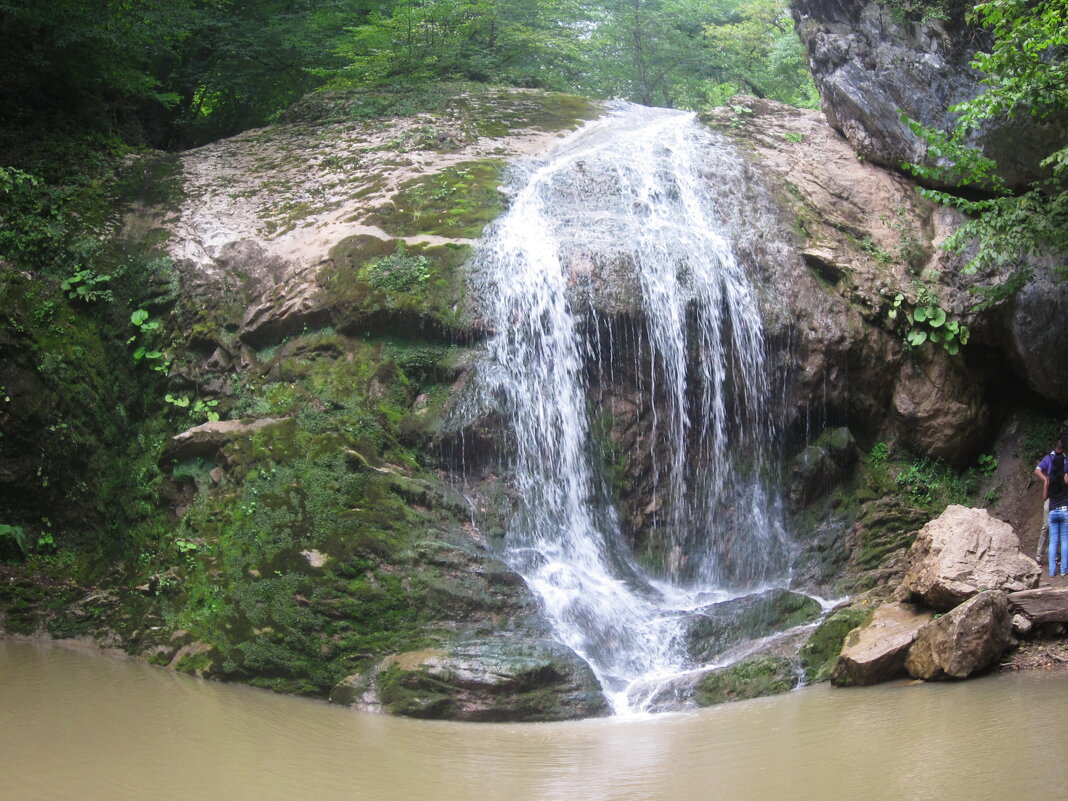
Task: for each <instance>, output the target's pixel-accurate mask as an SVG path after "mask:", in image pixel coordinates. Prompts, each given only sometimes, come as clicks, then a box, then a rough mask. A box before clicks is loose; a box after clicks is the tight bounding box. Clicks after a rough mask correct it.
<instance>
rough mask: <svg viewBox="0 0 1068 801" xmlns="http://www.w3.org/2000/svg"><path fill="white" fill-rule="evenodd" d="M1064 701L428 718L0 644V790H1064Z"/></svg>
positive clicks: (855, 793)
mask: <svg viewBox="0 0 1068 801" xmlns="http://www.w3.org/2000/svg"><path fill="white" fill-rule="evenodd" d="M1066 702H1068V681H1065V674H1064V673H1032V674H1023V675H1014V676H997V677H991V678H986V679H980V680H976V681H971V682H966V683H961V684H940V685H923V684H914V685H905V684H898V685H892V686H885V687H878V688H869V689H866V690H852V691H845V690H842V691H831V690H830V689H829V688H827V687H822V686H821V687H815V688H809V689H806V690H802V691H800V692H795V693H792V694H790V695H788V696H783V697H779V698H767V699H758V700H756V701H750V702H745V703H740V704H733V705H728V706H723V707H718V708H715V709H710V710H705V711H702V712H699V713H694V714H685V715H683V714H679V715H659V716H655V717H645V718H642V717H638V718H611V719H607V720H597V721H583V722H580V723H569V724H532V725H495V724H481V725H478V724H449V723H428V722H420V721H412V720H403V719H396V718H388V717H378V716H372V715H364V714H358V713H353V712H350V711H348V710H344V709H338V708H336V707H331V706H328V705H326V704H323V703H319V702H312V701H305V700H301V699H295V698H287V697H282V696H276V695H272V694H270V693H267V692H261V691H257V690H252V689H249V688H246V687H237V686H229V685H222V684H215V683H211V682H203V681H198V680H196V679H191V678H188V677H185V676H177V675H174V674H171V673H168V672H166V671H163V670H160V669H157V668H152V667H149V666H146V665H142V664H139V663H136V662H132V661H126V660H121V659H117V658H114V657H108V656H103V655H100V654H97V653H94V652H79V651H75V650H71V649H67V648H59V647H49V646H40V645H34V644H29V643H18V642H3V641H0V798H3V799H11V800H12V801H21V800H22V799H26V800H27V801H30V800H32V801H49V800H51V799H55V800H56V801H60V799H64V800H65V799H78V800H79V801H96V800H97V799H99V800H100V801H126V800H127V799H128V800H129V801H134V800H135V799H136V801H143V799H146V798H152V799H154V800H157V801H168V800H169V799H182V801H188V799H190V798H198V797H199V798H211V799H226V800H229V799H234V800H235V801H243V799H249V801H253V800H255V801H270V800H271V799H285V800H286V801H293V800H294V799H312V798H314V799H317V800H318V799H322V800H323V801H332V800H333V799H345V800H346V801H363V800H364V799H366V800H367V801H393V799H404V800H405V801H409V800H410V799H421V798H428V799H431V798H432V799H435V801H453V800H454V799H455V800H456V801H459V800H460V799H463V801H468V800H469V799H478V800H479V801H557V800H558V799H559V801H565V800H566V801H669V800H670V801H690V800H691V799H700V800H701V801H747V800H748V799H754V800H755V799H761V801H764V800H765V799H820V801H835V799H842V800H843V801H845V800H846V799H848V800H849V801H854V800H855V799H861V798H863V799H866V800H867V799H874V800H875V801H878V800H879V799H888V800H889V799H893V800H894V801H901V800H902V799H906V800H907V799H937V800H938V801H950V800H951V799H963V798H968V799H978V800H982V799H995V798H997V799H1000V798H1006V797H1007V798H1025V797H1027V796H1028V795H1029V794H1038V793H1041V794H1043V795H1044V796H1045V797H1047V798H1055V797H1056V798H1061V797H1064V795H1063V794H1064V788H1065V787H1068V767H1066V765H1065V760H1064V759H1063V758H1061V755H1060V753H1059V748H1058V745H1057V744H1058V743H1063V742H1066V741H1068V718H1066V716H1065V714H1064V713H1063V709H1064V708H1065V706H1064V705H1065V703H1066Z"/></svg>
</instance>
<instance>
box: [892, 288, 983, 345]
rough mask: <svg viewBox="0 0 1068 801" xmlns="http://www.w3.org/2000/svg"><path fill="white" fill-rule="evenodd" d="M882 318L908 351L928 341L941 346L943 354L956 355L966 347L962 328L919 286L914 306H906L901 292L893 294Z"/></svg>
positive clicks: (965, 338) (930, 293)
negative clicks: (895, 327) (895, 328)
mask: <svg viewBox="0 0 1068 801" xmlns="http://www.w3.org/2000/svg"><path fill="white" fill-rule="evenodd" d="M910 305H911V308H910ZM886 316H887V319H889V320H890V322H891V324H896V325H897V329H898V331H899V333H900V334H901V336H902V338H903V340H904V342H905V344H906V345H907V346H908V347H910V348H918V347H921V346H922V345H924V344H925V343H927V342H928V341H930V342H933V343H936V344H941V345H942V347H943V348H945V350H946V352H947V353H949V354H950V355H951V356H956V355H957V354H958V353H959V352H960V348H961V346H962V345H967V344H968V339H969V338H970V336H971V332H970V331H969V330H968V327H967V326H966V325H963V324H961V323H960V322H958V321H957V320H951V319H949V317H948V315H947V314H946V310H945V309H943V308H942V307H941V306H940V305H939V304H938V298H937V297H936V296H935V295H934V293H932V292H931V290H929V289H928V288H927V287H925V286H923V285H919V287H918V288H917V290H916V301H915V303H914V304H909V303H908V301H907V299H906V297H905V295H904V293H902V292H898V293H897V294H895V295H894V300H893V303H892V305H891V308H890V309H889V310H888V311H887V313H886ZM899 318H900V319H899Z"/></svg>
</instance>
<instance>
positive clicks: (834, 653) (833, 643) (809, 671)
mask: <svg viewBox="0 0 1068 801" xmlns="http://www.w3.org/2000/svg"><path fill="white" fill-rule="evenodd" d="M873 611H874V610H873V609H871V607H867V608H865V607H863V606H847V607H843V608H842V609H836V610H835V611H834V612H832V613H831V614H830V615H828V616H827V617H826V618H825V619H824V620H823V621H822V622H821V623H820V624H819V626H817V627H816V630H815V631H814V632H812V636H810V637H809V638H808V641H807V642H806V643H805V644H804V646H803V647H802V648H801V667H802V668H804V670H805V675H806V676H807V677H808V680H809V681H813V682H818V681H826V680H827V679H828V677H829V676H830V673H831V671H832V670H833V669H834V666H835V664H836V662H837V659H838V654H839V653H840V652H841V650H842V644H843V643H844V642H845V638H846V637H847V636H848V635H849V632H851V631H852V630H853V629H855V628H856V627H857V626H861V625H863V624H865V623H867V622H868V621H869V620H870V619H871V616H872V613H873Z"/></svg>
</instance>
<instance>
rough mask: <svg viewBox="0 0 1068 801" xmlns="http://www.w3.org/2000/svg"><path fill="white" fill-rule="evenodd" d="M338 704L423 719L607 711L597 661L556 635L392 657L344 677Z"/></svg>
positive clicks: (553, 716) (534, 717)
mask: <svg viewBox="0 0 1068 801" xmlns="http://www.w3.org/2000/svg"><path fill="white" fill-rule="evenodd" d="M330 700H331V701H332V702H333V703H337V704H343V705H346V706H354V707H356V708H359V709H363V710H367V711H383V712H389V713H392V714H394V715H401V716H404V717H415V718H437V719H442V720H465V721H550V720H573V719H576V718H588V717H597V716H601V715H606V714H608V713H609V711H610V709H609V704H608V699H607V698H606V697H605V695H604V693H603V692H602V691H601V688H600V686H599V685H598V683H597V679H596V677H595V676H594V674H593V671H592V670H591V669H590V667H589V665H587V664H586V663H585V662H583V661H582V660H581V659H580V658H579V657H578V656H577V655H576V654H575V653H574V652H573V651H571V650H570V649H569V648H567V647H566V646H564V645H561V644H560V643H557V642H553V641H552V640H527V641H519V640H511V639H507V638H503V637H500V638H488V639H481V640H469V641H465V642H458V643H452V644H450V645H448V646H446V647H445V648H442V649H429V650H424V651H412V652H408V653H404V654H398V655H396V656H391V657H387V658H386V659H385V660H383V662H382V663H380V665H379V666H378V668H377V669H376V670H375V671H373V672H372V673H371V674H368V675H363V674H357V675H353V676H349V677H348V678H346V679H344V680H342V681H341V682H339V683H338V685H337V686H336V687H335V688H334V690H333V692H331V693H330Z"/></svg>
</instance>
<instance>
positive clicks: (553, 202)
mask: <svg viewBox="0 0 1068 801" xmlns="http://www.w3.org/2000/svg"><path fill="white" fill-rule="evenodd" d="M742 176H743V168H742V164H741V161H740V159H739V158H738V157H737V156H735V155H733V154H732V153H731V152H730V151H729V150H728V149H727V147H726V145H725V144H723V143H722V142H721V141H720V139H719V138H718V137H716V136H715V135H714V134H712V133H711V132H709V131H708V130H706V129H704V128H703V127H702V126H700V125H699V124H698V123H697V122H696V121H695V120H694V118H693V115H691V114H688V113H683V112H676V111H668V110H663V109H649V108H645V107H640V106H630V105H620V106H618V107H616V108H615V109H614V110H613V112H612V113H611V114H609V115H608V116H607V117H605V118H603V119H601V120H599V121H597V122H594V123H592V124H590V125H588V126H586V127H585V128H584V129H582V130H581V131H579V132H578V133H576V134H574V135H572V136H571V137H569V138H568V139H567V140H565V141H564V142H563V143H561V145H560V146H559V147H558V148H557V149H556V151H555V152H554V153H553V154H552V155H551V156H550V157H549V158H547V159H545V160H542V161H537V162H531V163H529V164H527V165H526V166H525V169H523V170H522V171H520V172H518V174H517V175H516V176H515V179H514V182H513V187H512V189H513V200H512V204H511V206H510V208H509V211H508V212H507V213H506V214H505V215H504V216H503V217H502V218H501V219H500V220H498V221H497V223H495V224H494V226H493V227H492V228H491V229H490V230H489V231H488V232H487V235H486V237H485V239H484V241H483V244H482V246H481V247H480V250H479V256H478V258H477V263H476V268H475V271H474V272H475V274H476V275H479V276H481V281H482V282H483V283H484V286H480V287H479V290H480V292H481V293H482V294H483V295H484V296H485V297H487V298H488V303H487V306H488V309H487V316H488V317H489V318H490V320H491V325H492V327H493V329H494V331H495V332H496V333H495V335H494V337H493V338H492V340H491V341H490V343H489V354H488V358H487V362H486V364H485V365H484V367H483V369H482V370H481V380H482V382H483V386H484V388H485V389H487V390H488V391H489V393H490V394H491V395H492V396H493V397H495V398H497V399H498V401H499V403H500V404H501V406H502V407H503V409H504V413H505V416H506V419H507V421H508V424H509V426H510V433H511V435H512V437H513V442H514V454H511V455H512V456H513V467H514V482H515V487H516V490H517V494H518V496H519V497H520V498H521V503H522V508H521V509H520V511H519V513H518V515H517V516H516V518H515V519H514V520H513V521H512V525H511V527H510V530H509V532H508V534H507V537H506V558H507V559H508V560H509V561H510V563H511V564H512V566H513V567H514V568H515V569H516V570H517V571H519V572H520V573H521V574H522V575H523V576H524V577H525V579H526V580H527V582H528V584H529V585H530V586H531V587H532V588H533V589H534V590H535V592H536V593H537V594H538V595H539V596H540V598H541V599H542V602H543V604H544V606H545V609H546V612H547V614H548V616H549V618H550V619H551V621H552V622H553V624H554V626H555V629H556V633H557V636H558V637H559V638H560V640H561V641H562V642H564V643H565V644H567V645H568V646H570V647H571V648H573V649H574V650H575V651H576V652H577V653H578V654H579V655H581V656H582V657H583V658H584V659H586V660H587V661H588V662H589V663H590V665H591V666H592V667H593V669H594V671H595V673H597V675H598V678H599V679H600V680H601V682H602V684H603V685H604V687H605V688H606V690H607V691H609V694H610V695H612V696H614V704H615V706H616V709H617V711H627V710H630V709H634V708H640V707H641V704H642V701H641V700H640V697H644V696H645V695H646V694H647V689H648V687H649V686H650V682H651V681H652V680H655V679H657V678H666V677H669V676H672V675H675V674H678V673H680V672H682V671H683V670H686V669H691V668H693V667H694V665H693V664H690V663H689V660H688V657H687V655H686V653H685V650H684V648H683V643H682V640H683V639H684V638H683V636H682V633H683V632H682V629H681V626H680V620H681V617H682V616H683V615H684V613H685V612H687V611H690V610H693V609H695V608H697V607H699V606H701V605H703V604H708V603H710V602H712V601H719V600H723V599H726V598H729V597H732V596H736V595H740V594H744V593H745V592H752V591H754V590H756V589H761V588H766V587H770V586H776V585H778V586H782V585H783V584H785V582H786V581H787V580H788V570H789V564H790V549H791V543H790V540H789V537H788V536H787V534H786V532H785V530H784V527H783V525H782V523H781V513H780V511H779V506H778V499H777V497H776V495H775V494H774V493H773V492H769V491H768V490H767V488H766V487H767V482H768V479H769V477H771V478H772V479H773V478H774V472H775V471H774V470H769V469H768V468H769V465H767V464H766V463H765V457H764V453H765V452H767V450H768V446H769V445H770V444H772V443H773V442H774V439H775V426H774V421H773V419H772V417H773V415H772V408H773V404H770V403H769V402H768V399H769V386H768V379H767V371H766V368H765V363H764V358H765V353H764V351H765V343H764V335H763V328H762V324H761V317H760V312H759V309H758V304H757V299H756V295H755V291H754V287H753V286H752V284H751V281H750V279H749V277H748V276H747V270H746V268H745V266H744V265H742V264H741V263H740V262H739V259H738V257H737V256H736V254H735V252H734V250H733V249H732V245H731V243H732V241H733V238H734V236H735V235H736V233H737V232H735V231H732V230H731V228H730V223H729V222H728V221H731V220H737V219H738V218H739V217H740V216H742V217H744V216H745V215H739V213H738V209H737V207H736V204H737V203H739V200H738V198H739V196H740V195H739V193H738V192H737V188H738V187H739V186H740V182H741V181H742V180H743V177H742ZM753 214H754V216H755V215H756V210H755V209H754V210H753ZM750 224H752V225H760V224H761V221H760V220H759V219H753V220H750ZM604 264H613V265H615V268H614V272H609V273H605V272H601V273H598V269H597V268H596V267H592V266H591V265H604ZM591 285H592V289H591V290H590V291H588V292H585V293H584V292H582V291H579V287H587V288H588V287H590V286H591ZM628 292H629V293H630V297H629V299H628V297H627V295H628ZM598 293H601V295H602V296H611V297H614V298H617V299H619V298H622V299H623V300H622V303H623V304H624V305H625V306H626V305H628V304H629V306H630V313H631V317H632V318H633V319H637V320H638V323H637V327H638V329H639V334H638V339H639V340H640V342H639V344H638V346H637V347H635V345H634V343H630V346H629V347H630V350H631V351H632V353H633V352H634V351H635V350H637V351H640V352H642V353H644V354H645V356H644V359H643V357H642V355H641V353H638V354H637V355H634V356H633V358H635V359H637V360H638V361H639V364H638V366H637V368H636V369H637V372H638V374H639V378H640V381H641V383H642V384H643V385H644V386H643V387H642V388H641V389H642V390H643V392H642V395H643V397H644V398H645V399H646V400H645V401H644V402H645V403H648V404H651V407H650V408H649V410H648V413H649V415H651V422H650V423H649V429H650V434H649V440H650V441H649V443H648V445H647V447H648V448H649V456H650V458H651V460H652V472H653V477H652V484H653V488H654V493H653V494H654V499H655V515H656V520H657V525H658V527H659V530H660V531H662V532H664V536H665V537H666V539H667V546H666V550H667V551H668V552H669V556H670V559H669V566H668V567H669V569H668V570H667V571H666V575H663V576H658V577H655V578H653V577H648V576H646V575H645V574H644V573H643V571H642V570H641V569H640V568H639V566H638V565H637V564H636V562H635V560H634V558H633V557H632V555H631V554H630V553H629V552H628V551H627V549H626V548H625V547H624V546H623V544H622V537H621V525H620V521H619V520H618V519H617V513H616V511H615V509H614V507H613V505H612V502H611V499H610V489H609V486H608V482H607V479H606V478H605V476H604V470H603V468H602V467H601V466H600V465H601V464H602V462H603V460H599V459H598V452H597V448H596V445H595V443H594V441H593V439H592V435H591V431H592V428H591V418H592V417H593V415H594V414H597V413H598V410H595V409H594V410H591V408H590V396H589V389H590V386H589V382H590V379H589V374H590V366H591V365H599V366H600V367H601V368H604V364H603V362H604V360H606V359H608V358H611V357H612V356H613V355H614V354H616V353H619V352H625V351H626V347H625V344H624V343H621V342H614V341H611V340H612V337H611V334H610V333H609V335H608V336H607V339H608V340H609V341H605V339H606V336H605V335H604V334H603V330H605V326H601V325H599V316H598V315H599V312H598V311H596V310H595V309H596V308H597V300H596V296H597V294H598ZM607 330H608V331H609V332H611V326H608V327H607ZM771 467H774V465H772V466H771ZM772 483H773V482H772ZM639 686H642V687H645V688H646V689H645V690H641V691H639V690H638V689H637V688H638V687H639Z"/></svg>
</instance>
